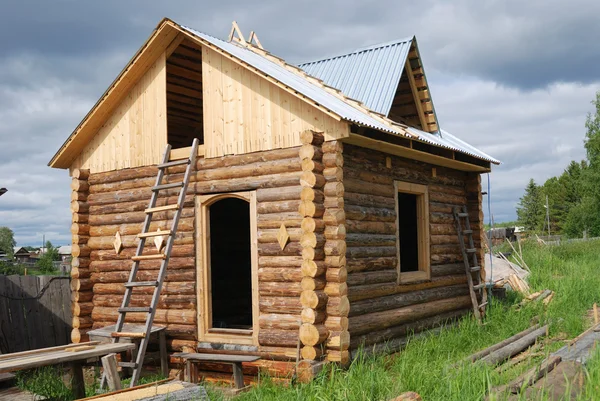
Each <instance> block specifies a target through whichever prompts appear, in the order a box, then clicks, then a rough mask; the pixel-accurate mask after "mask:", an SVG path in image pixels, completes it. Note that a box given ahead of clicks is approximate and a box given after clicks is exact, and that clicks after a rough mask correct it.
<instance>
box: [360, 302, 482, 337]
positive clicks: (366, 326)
mask: <svg viewBox="0 0 600 401" xmlns="http://www.w3.org/2000/svg"><path fill="white" fill-rule="evenodd" d="M470 304H471V298H470V297H469V296H468V295H465V296H459V297H455V298H446V299H441V300H437V301H432V302H427V303H422V304H417V305H411V306H406V307H402V308H397V309H390V310H386V311H381V312H373V313H368V314H364V315H360V316H354V317H350V322H349V331H350V335H351V336H354V335H360V334H364V333H368V332H372V331H376V330H383V329H386V328H388V327H393V326H398V325H401V324H404V323H408V322H411V321H415V320H419V319H423V318H427V317H431V316H434V315H436V314H440V313H444V312H450V311H454V310H461V309H465V308H467V307H468V306H469V305H470Z"/></svg>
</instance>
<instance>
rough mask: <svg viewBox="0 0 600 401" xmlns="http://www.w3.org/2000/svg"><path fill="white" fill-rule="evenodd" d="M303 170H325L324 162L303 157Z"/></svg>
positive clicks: (319, 171)
mask: <svg viewBox="0 0 600 401" xmlns="http://www.w3.org/2000/svg"><path fill="white" fill-rule="evenodd" d="M300 164H301V166H302V171H312V172H314V173H322V172H323V164H322V163H321V162H320V161H319V160H312V159H302V161H301V163H300Z"/></svg>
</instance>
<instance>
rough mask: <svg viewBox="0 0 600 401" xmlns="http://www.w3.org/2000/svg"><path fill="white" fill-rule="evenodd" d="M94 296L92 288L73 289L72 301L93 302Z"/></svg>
mask: <svg viewBox="0 0 600 401" xmlns="http://www.w3.org/2000/svg"><path fill="white" fill-rule="evenodd" d="M93 297H94V293H93V292H92V290H91V289H90V290H87V291H71V302H91V301H92V298H93Z"/></svg>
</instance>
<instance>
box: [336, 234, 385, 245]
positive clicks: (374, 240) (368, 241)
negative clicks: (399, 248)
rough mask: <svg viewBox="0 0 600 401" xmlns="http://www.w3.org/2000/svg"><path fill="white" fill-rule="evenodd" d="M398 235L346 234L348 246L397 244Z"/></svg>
mask: <svg viewBox="0 0 600 401" xmlns="http://www.w3.org/2000/svg"><path fill="white" fill-rule="evenodd" d="M396 240H397V237H396V235H390V234H363V233H350V234H347V235H346V244H347V245H348V247H356V246H358V247H360V246H396Z"/></svg>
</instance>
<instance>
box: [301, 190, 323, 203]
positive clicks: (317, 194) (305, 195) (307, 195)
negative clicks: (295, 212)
mask: <svg viewBox="0 0 600 401" xmlns="http://www.w3.org/2000/svg"><path fill="white" fill-rule="evenodd" d="M300 188H301V191H300V200H303V201H307V202H316V203H321V202H323V199H324V198H325V195H323V191H321V190H320V189H315V188H309V187H300Z"/></svg>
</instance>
